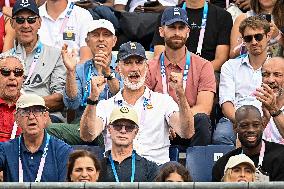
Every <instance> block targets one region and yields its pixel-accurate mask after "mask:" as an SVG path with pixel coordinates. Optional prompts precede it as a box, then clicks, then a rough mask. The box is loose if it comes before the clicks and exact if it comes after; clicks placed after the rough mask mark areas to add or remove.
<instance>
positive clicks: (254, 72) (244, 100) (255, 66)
mask: <svg viewBox="0 0 284 189" xmlns="http://www.w3.org/2000/svg"><path fill="white" fill-rule="evenodd" d="M239 31H240V33H241V34H242V38H243V42H244V44H245V46H246V48H247V50H248V54H245V55H242V56H240V57H238V58H236V59H230V60H228V61H227V62H226V63H225V64H224V65H223V66H222V68H221V77H220V86H219V97H220V101H219V103H220V105H221V107H222V112H223V114H224V116H225V117H223V118H221V119H220V121H219V123H218V124H217V126H216V130H215V131H214V134H213V143H214V144H228V145H235V142H236V135H235V133H234V131H233V124H234V122H235V112H236V109H238V108H239V107H241V106H242V105H253V106H255V107H257V108H258V109H259V110H260V111H261V112H262V108H261V102H260V101H258V100H257V99H256V97H255V95H254V93H255V91H256V89H257V88H259V87H260V86H261V80H262V78H261V67H262V65H263V64H264V62H265V61H266V60H267V46H268V42H269V40H270V38H271V36H270V33H269V31H270V25H269V22H267V21H266V20H265V19H263V18H261V17H256V16H253V17H249V18H246V19H245V20H243V21H242V22H241V24H240V27H239Z"/></svg>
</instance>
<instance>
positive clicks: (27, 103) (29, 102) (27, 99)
mask: <svg viewBox="0 0 284 189" xmlns="http://www.w3.org/2000/svg"><path fill="white" fill-rule="evenodd" d="M31 106H43V107H45V108H47V107H46V106H45V101H44V99H43V98H42V97H40V96H38V95H36V94H24V95H21V96H20V98H19V99H18V100H17V102H16V110H18V109H19V108H28V107H31Z"/></svg>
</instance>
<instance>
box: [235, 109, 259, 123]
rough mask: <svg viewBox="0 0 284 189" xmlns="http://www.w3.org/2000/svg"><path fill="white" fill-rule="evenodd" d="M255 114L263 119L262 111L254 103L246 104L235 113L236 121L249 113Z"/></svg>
mask: <svg viewBox="0 0 284 189" xmlns="http://www.w3.org/2000/svg"><path fill="white" fill-rule="evenodd" d="M251 114H252V115H254V116H255V117H256V118H259V119H261V113H260V111H259V110H258V109H257V108H256V107H255V106H252V105H244V106H241V107H240V108H238V109H237V111H236V113H235V118H236V123H238V122H240V121H241V120H242V119H243V118H244V117H247V116H248V115H251Z"/></svg>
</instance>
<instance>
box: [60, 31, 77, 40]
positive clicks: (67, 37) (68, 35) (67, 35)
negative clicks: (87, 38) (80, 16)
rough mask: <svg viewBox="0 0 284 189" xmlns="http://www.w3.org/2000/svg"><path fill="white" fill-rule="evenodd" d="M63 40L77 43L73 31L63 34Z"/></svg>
mask: <svg viewBox="0 0 284 189" xmlns="http://www.w3.org/2000/svg"><path fill="white" fill-rule="evenodd" d="M63 40H69V41H75V33H73V32H72V31H66V32H63Z"/></svg>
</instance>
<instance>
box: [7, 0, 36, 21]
mask: <svg viewBox="0 0 284 189" xmlns="http://www.w3.org/2000/svg"><path fill="white" fill-rule="evenodd" d="M21 10H30V11H32V12H33V13H35V14H36V15H38V16H39V10H38V7H37V4H36V2H35V1H34V0H17V1H16V2H15V5H14V6H13V10H12V17H14V16H15V15H16V14H17V13H18V12H19V11H21Z"/></svg>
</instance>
